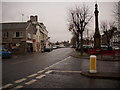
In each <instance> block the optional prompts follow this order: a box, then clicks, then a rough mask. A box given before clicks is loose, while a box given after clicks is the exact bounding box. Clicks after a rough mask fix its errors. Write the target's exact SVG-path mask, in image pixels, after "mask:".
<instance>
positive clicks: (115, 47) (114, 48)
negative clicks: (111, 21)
mask: <svg viewBox="0 0 120 90" xmlns="http://www.w3.org/2000/svg"><path fill="white" fill-rule="evenodd" d="M112 48H113V50H120V47H118V46H113V47H112Z"/></svg>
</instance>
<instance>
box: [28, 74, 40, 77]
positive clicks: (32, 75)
mask: <svg viewBox="0 0 120 90" xmlns="http://www.w3.org/2000/svg"><path fill="white" fill-rule="evenodd" d="M37 75H38V74H36V73H35V74H31V75H29V76H27V77H34V76H37Z"/></svg>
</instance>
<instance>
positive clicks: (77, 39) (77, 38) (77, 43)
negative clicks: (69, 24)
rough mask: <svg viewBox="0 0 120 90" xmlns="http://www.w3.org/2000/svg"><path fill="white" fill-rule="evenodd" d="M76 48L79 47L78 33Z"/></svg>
mask: <svg viewBox="0 0 120 90" xmlns="http://www.w3.org/2000/svg"><path fill="white" fill-rule="evenodd" d="M76 48H77V49H78V48H79V34H78V35H77V47H76Z"/></svg>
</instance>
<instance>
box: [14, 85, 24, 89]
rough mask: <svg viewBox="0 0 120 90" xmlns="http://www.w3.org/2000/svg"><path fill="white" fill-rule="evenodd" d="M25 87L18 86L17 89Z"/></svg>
mask: <svg viewBox="0 0 120 90" xmlns="http://www.w3.org/2000/svg"><path fill="white" fill-rule="evenodd" d="M19 88H23V86H20V85H19V86H16V87H15V89H19Z"/></svg>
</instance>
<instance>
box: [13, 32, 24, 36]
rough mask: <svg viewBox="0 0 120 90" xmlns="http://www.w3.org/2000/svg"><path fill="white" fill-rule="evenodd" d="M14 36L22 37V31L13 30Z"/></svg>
mask: <svg viewBox="0 0 120 90" xmlns="http://www.w3.org/2000/svg"><path fill="white" fill-rule="evenodd" d="M14 37H23V32H14Z"/></svg>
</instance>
